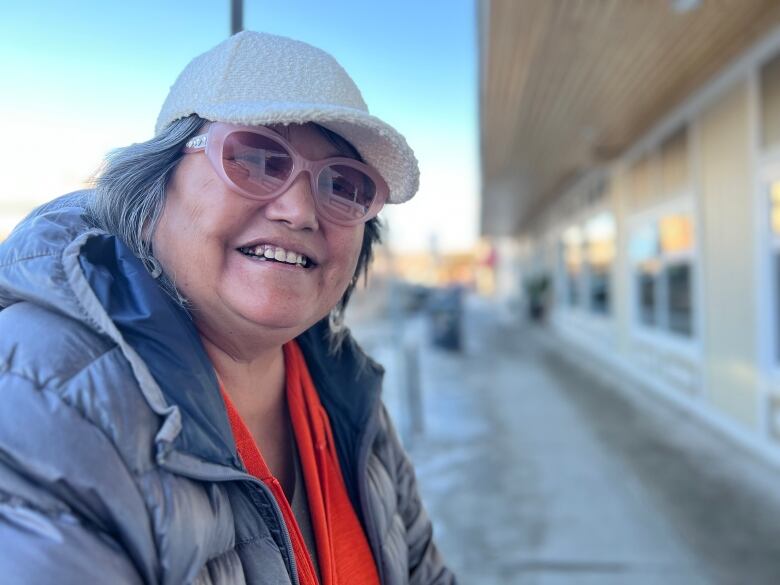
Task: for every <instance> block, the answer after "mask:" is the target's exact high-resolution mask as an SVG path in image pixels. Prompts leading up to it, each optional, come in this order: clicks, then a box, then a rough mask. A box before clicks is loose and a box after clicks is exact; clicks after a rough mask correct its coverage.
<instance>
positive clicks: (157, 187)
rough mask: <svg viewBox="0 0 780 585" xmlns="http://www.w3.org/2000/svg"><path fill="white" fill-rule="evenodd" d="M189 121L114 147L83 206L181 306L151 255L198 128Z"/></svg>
mask: <svg viewBox="0 0 780 585" xmlns="http://www.w3.org/2000/svg"><path fill="white" fill-rule="evenodd" d="M203 123H204V120H203V119H201V118H199V117H198V116H189V117H187V118H182V119H180V120H176V121H175V122H173V123H172V124H171V125H170V126H168V127H167V128H166V129H165V130H163V131H162V132H160V134H158V135H157V136H155V137H154V138H152V139H151V140H147V141H146V142H138V143H135V144H131V145H130V146H126V147H124V148H118V149H116V150H114V151H112V152H111V153H109V155H108V156H107V157H106V160H105V162H104V164H103V167H102V169H101V170H100V172H99V175H98V177H97V179H96V181H95V196H94V197H93V198H92V200H91V202H90V205H89V207H88V212H89V214H90V216H91V218H92V220H93V221H94V223H95V224H96V225H97V226H98V227H100V228H102V229H104V230H106V231H107V232H108V233H110V234H115V235H116V236H118V237H119V238H120V239H121V240H122V241H123V242H124V243H125V244H127V246H128V247H129V248H130V249H131V250H132V251H133V253H134V254H135V255H136V256H137V257H138V258H139V259H140V260H141V262H143V263H144V265H145V266H146V268H147V270H149V271H150V272H152V273H159V278H158V283H159V284H160V286H161V287H162V288H163V290H164V291H165V292H166V293H168V294H169V295H170V296H171V298H173V299H174V300H175V301H176V302H177V303H178V304H179V305H181V306H182V307H185V308H186V306H187V301H186V299H185V298H184V297H183V296H182V295H181V294H180V293H179V291H178V290H177V289H176V285H175V283H174V282H173V281H172V280H171V279H170V278H169V277H168V275H167V274H165V272H162V273H160V264H159V262H158V261H157V259H156V258H155V257H154V253H153V250H152V234H153V233H154V231H155V229H157V224H158V223H159V221H160V217H161V216H162V212H163V208H164V207H165V189H166V187H167V186H168V182H169V181H170V179H171V176H172V175H173V170H174V169H175V168H176V165H177V164H178V163H179V160H180V159H181V157H182V147H183V145H184V143H185V142H186V141H187V140H189V139H190V138H191V137H192V136H194V135H195V134H196V133H197V131H198V130H199V129H200V128H201V126H203Z"/></svg>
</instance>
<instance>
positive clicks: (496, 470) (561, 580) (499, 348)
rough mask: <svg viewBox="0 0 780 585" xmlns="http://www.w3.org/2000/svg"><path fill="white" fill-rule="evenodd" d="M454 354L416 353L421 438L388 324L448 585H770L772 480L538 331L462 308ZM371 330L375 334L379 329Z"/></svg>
mask: <svg viewBox="0 0 780 585" xmlns="http://www.w3.org/2000/svg"><path fill="white" fill-rule="evenodd" d="M464 331H465V337H466V344H465V348H464V351H463V352H462V353H460V354H458V353H450V352H446V351H443V350H440V349H435V348H433V347H431V345H430V343H429V341H428V336H427V333H426V328H425V321H424V319H422V318H418V319H417V320H416V321H412V322H411V323H410V324H408V325H407V328H406V331H405V334H404V339H406V345H407V346H408V345H409V343H410V339H411V340H412V342H415V343H417V344H418V347H419V377H420V387H421V392H422V404H423V415H424V430H423V432H421V433H417V434H413V433H412V431H411V430H410V426H411V425H410V420H411V417H410V413H409V410H410V409H409V408H408V406H407V405H408V400H407V398H406V395H407V393H406V390H405V385H406V384H407V380H408V378H409V376H408V372H405V371H404V370H405V368H404V366H403V361H402V359H401V358H400V357H399V352H398V350H397V347H398V344H397V343H393V342H392V339H393V337H392V335H393V333H392V332H393V329H392V327H390V326H389V325H388V324H387V323H385V324H384V329H383V325H382V324H378V323H374V324H373V325H372V326H360V327H357V328H355V334H356V336H357V337H358V339H360V340H362V342H364V345H365V346H366V348H367V349H368V350H369V352H370V353H372V354H373V355H374V356H375V357H376V358H377V359H378V361H380V362H381V363H383V364H384V365H385V366H386V368H387V370H388V371H387V377H386V385H385V386H386V388H385V392H386V394H385V400H386V402H387V403H388V406H389V408H390V410H391V412H393V413H394V415H395V417H396V420H397V422H398V425H399V428H400V429H401V431H402V434H403V435H404V436H405V437H406V440H407V444H408V446H409V449H410V453H411V455H412V458H413V460H414V462H415V465H416V468H417V473H418V480H419V483H420V488H421V491H422V493H423V497H424V500H425V503H426V506H427V509H428V512H429V514H430V516H431V517H432V518H433V521H434V531H435V532H434V534H435V536H436V540H437V542H438V544H439V547H440V549H441V550H442V552H443V554H444V555H445V558H446V559H447V561H448V564H449V565H450V566H451V567H452V568H453V569H454V570H455V571H456V572H457V574H458V575H459V577H460V579H461V581H462V583H465V584H467V585H468V584H473V585H477V584H479V585H481V584H485V585H490V584H494V583H495V584H498V583H501V584H507V583H513V584H514V583H517V584H523V585H525V584H528V585H531V584H533V585H563V584H586V585H589V584H593V585H595V584H599V585H611V584H626V585H645V584H646V585H651V584H659V583H663V584H670V585H676V584H679V585H683V584H685V585H689V584H690V585H698V584H704V583H717V584H721V583H723V584H734V585H738V584H739V585H742V584H751V585H752V584H773V583H780V497H778V489H777V486H778V485H780V472H779V471H778V470H776V469H773V468H770V467H769V466H768V465H767V464H766V463H765V462H764V461H762V460H758V459H756V458H755V457H754V456H753V455H751V454H749V453H747V452H745V451H743V450H742V449H740V448H739V447H737V446H735V445H733V444H732V443H730V442H728V441H727V440H726V439H724V438H723V437H722V436H721V435H719V434H716V433H715V432H713V431H711V430H710V429H708V428H705V427H704V426H703V425H702V423H699V422H698V421H696V420H692V419H690V418H689V417H688V416H687V415H685V414H683V413H681V412H679V411H677V410H674V409H673V408H671V407H670V406H668V405H667V404H665V403H663V402H662V401H661V400H660V399H659V398H657V397H654V396H647V395H646V394H644V393H642V392H641V391H640V390H634V389H630V388H617V387H615V386H614V385H612V384H608V383H604V382H600V381H597V380H595V379H594V378H593V377H592V376H591V375H589V374H586V373H584V372H583V371H581V370H579V369H578V368H576V367H575V366H573V365H572V364H570V363H569V362H568V361H567V360H566V359H565V358H564V352H562V351H561V348H560V347H558V345H557V342H556V341H555V340H554V339H552V338H551V337H550V336H549V334H547V333H545V332H543V331H540V330H538V329H534V328H532V327H531V326H526V325H519V324H515V323H507V322H504V321H502V320H501V319H499V318H498V317H497V316H496V314H495V312H494V311H493V310H492V309H491V307H490V306H489V305H487V304H485V303H484V302H481V301H475V300H473V299H472V300H471V301H469V302H468V303H467V310H466V318H465V324H464ZM383 332H384V333H383Z"/></svg>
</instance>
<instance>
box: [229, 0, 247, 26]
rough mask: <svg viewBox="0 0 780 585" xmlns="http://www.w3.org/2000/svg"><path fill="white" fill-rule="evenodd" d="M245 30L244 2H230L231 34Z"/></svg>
mask: <svg viewBox="0 0 780 585" xmlns="http://www.w3.org/2000/svg"><path fill="white" fill-rule="evenodd" d="M242 30H244V0H230V34H231V35H234V34H236V33H239V32H241V31H242Z"/></svg>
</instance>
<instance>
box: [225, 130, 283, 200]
mask: <svg viewBox="0 0 780 585" xmlns="http://www.w3.org/2000/svg"><path fill="white" fill-rule="evenodd" d="M222 166H223V167H224V169H225V173H226V174H227V176H228V177H230V180H231V181H233V182H234V183H235V184H236V185H237V186H238V187H240V188H241V189H244V190H246V191H249V192H250V193H254V194H256V195H257V196H258V197H260V198H263V197H267V196H269V195H273V194H274V193H275V192H277V191H278V190H279V188H280V187H281V186H282V185H283V184H284V182H285V181H286V180H287V179H289V178H290V173H291V172H292V168H293V159H292V156H291V155H290V153H289V152H288V151H287V149H286V148H285V147H284V146H282V145H281V144H280V143H279V142H277V141H276V140H274V139H273V138H270V137H268V136H263V135H262V134H255V133H254V132H233V133H232V134H230V135H229V136H228V137H227V138H226V139H225V143H224V147H223V149H222Z"/></svg>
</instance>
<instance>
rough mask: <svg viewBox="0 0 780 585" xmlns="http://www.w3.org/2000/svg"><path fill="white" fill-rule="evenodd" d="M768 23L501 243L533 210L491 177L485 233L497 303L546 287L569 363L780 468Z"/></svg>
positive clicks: (775, 69) (775, 76) (776, 145)
mask: <svg viewBox="0 0 780 585" xmlns="http://www.w3.org/2000/svg"><path fill="white" fill-rule="evenodd" d="M490 4H492V5H493V6H487V7H485V6H483V18H488V17H487V16H485V15H486V14H487V11H488V10H490V9H491V8H494V7H495V4H496V3H490ZM658 4H663V3H658ZM632 5H634V4H632ZM637 5H638V4H637ZM634 6H636V5H634ZM734 9H737V5H736V4H735V5H734ZM756 14H757V15H759V16H757V17H756V18H757V19H760V14H761V11H760V10H757V13H756ZM764 14H765V18H764V20H763V22H762V23H761V24H762V26H761V27H754V28H753V29H752V36H750V37H749V38H744V39H743V42H742V45H741V46H740V48H739V50H738V51H736V52H734V53H732V54H730V55H728V56H727V57H726V58H723V59H722V62H721V63H720V64H719V66H718V67H715V68H714V69H713V71H712V73H711V74H710V75H709V76H707V78H706V79H705V80H704V81H702V82H700V83H698V84H697V85H696V86H695V87H693V88H692V89H689V90H688V91H687V92H686V93H685V95H684V96H683V97H681V98H680V99H677V100H676V102H675V103H674V105H672V106H670V107H668V108H666V109H661V108H657V109H656V110H657V115H655V117H652V118H648V121H647V122H646V123H645V124H644V126H643V128H642V129H641V131H637V132H636V133H635V135H634V136H632V137H630V139H628V140H626V141H625V143H624V144H622V145H621V146H620V147H618V148H617V149H615V151H614V152H612V153H611V154H610V155H609V156H606V157H603V158H602V159H601V160H599V159H597V158H596V157H591V159H590V161H589V164H586V165H582V166H580V167H579V169H578V172H577V173H575V174H573V176H572V175H570V177H569V179H568V180H566V181H559V182H558V183H557V185H556V187H555V188H552V189H549V190H546V191H544V193H542V195H540V196H538V198H537V200H536V201H535V203H534V204H533V205H531V206H529V205H525V209H526V212H525V213H524V214H520V215H517V217H516V218H515V219H516V221H515V223H514V226H519V227H514V228H511V229H510V231H509V232H505V233H498V232H499V231H500V230H498V229H495V230H494V229H493V228H494V227H495V225H494V224H491V222H490V215H491V213H492V214H495V211H494V210H495V209H499V208H500V206H501V202H502V199H501V198H502V197H505V198H507V199H508V198H511V197H512V195H514V196H515V197H521V198H522V197H525V198H528V197H530V195H528V194H527V193H524V192H522V190H521V189H519V188H516V189H515V192H514V193H512V188H511V182H507V181H506V180H504V181H501V180H494V181H492V182H491V180H490V177H488V178H487V180H485V181H484V184H485V189H486V190H488V191H490V190H491V189H494V191H493V192H492V193H486V194H485V197H486V199H487V203H484V204H483V232H484V233H485V235H487V236H491V237H492V238H493V239H494V240H495V241H496V243H497V247H498V249H499V250H500V254H499V256H500V257H501V260H500V262H499V267H500V268H499V270H500V272H501V274H499V277H498V282H499V289H500V294H502V295H503V298H504V299H505V300H508V301H512V302H515V303H516V302H517V301H518V299H519V298H521V297H522V296H523V294H524V293H523V283H524V282H525V283H526V285H527V283H528V282H529V281H533V280H537V281H538V280H546V281H548V282H549V283H550V292H549V294H548V295H547V296H546V298H545V304H546V313H547V320H546V321H547V324H548V326H549V327H550V328H551V329H552V331H553V332H554V333H555V334H556V335H557V336H559V338H560V339H561V340H562V341H563V342H564V347H565V348H566V351H567V352H569V353H570V354H571V355H572V357H573V358H574V359H577V360H580V361H581V362H582V363H584V364H587V365H590V366H593V367H595V368H597V369H599V370H600V371H603V372H608V373H611V374H615V375H617V376H619V377H620V379H622V380H624V381H627V382H628V383H631V384H636V385H639V386H641V387H642V388H644V389H646V390H647V391H650V392H655V393H658V394H659V395H661V396H663V397H665V398H667V399H669V400H672V401H673V402H674V403H675V404H677V405H678V406H679V407H681V408H682V409H683V410H684V411H685V412H687V413H689V414H690V415H692V416H695V417H698V419H700V420H703V421H706V422H708V423H710V424H711V425H713V426H715V427H716V428H718V429H720V430H721V431H723V432H725V433H727V434H728V435H730V436H732V437H733V438H735V439H736V440H738V441H740V442H741V443H743V444H745V445H747V446H749V447H750V448H752V449H754V450H755V451H757V452H760V453H761V454H763V455H764V456H766V457H767V458H769V459H771V460H773V461H775V462H778V463H780V28H778V27H777V23H776V14H775V12H774V11H769V12H765V13H764ZM669 15H670V18H673V17H675V16H676V15H675V14H674V13H673V12H670V13H669ZM693 16H695V15H693ZM728 17H729V14H728V12H727V11H726V13H724V14H723V18H728ZM767 21H768V22H767ZM491 22H492V21H491ZM482 30H483V33H484V34H489V31H488V30H487V28H486V27H485V26H484V21H483V29H482ZM679 42H680V43H685V42H686V40H685V37H684V36H683V37H681V40H680V41H679ZM691 42H693V41H691ZM719 42H720V40H719V39H718V38H711V39H710V43H711V44H712V45H713V46H715V45H718V43H719ZM484 46H486V44H483V47H484ZM702 46H704V45H702ZM483 50H485V49H483ZM679 50H680V51H681V52H684V51H685V50H686V49H685V48H684V46H683V45H681V46H680V48H679ZM702 50H704V49H702ZM711 50H712V51H715V50H716V49H715V48H713V49H711ZM489 58H490V55H489V54H488V55H484V54H483V59H489ZM650 61H651V62H652V59H650ZM483 63H484V61H483ZM647 81H648V83H655V84H663V83H664V78H663V74H662V73H661V74H659V77H657V78H655V79H648V80H647ZM487 83H488V82H487V81H486V80H485V79H484V78H483V102H482V103H483V108H484V107H485V104H489V103H490V100H489V99H486V97H485V95H484V93H485V91H486V85H487ZM584 83H587V82H584ZM667 101H670V100H667ZM482 115H483V122H484V120H485V119H486V118H487V117H488V115H489V113H488V112H485V111H484V110H483V113H482ZM551 131H552V129H551ZM573 132H574V131H573ZM486 138H487V136H486V134H485V132H484V130H483V142H484V141H485V140H486ZM516 140H517V139H516ZM482 152H483V157H485V156H487V157H488V158H490V156H491V155H490V152H489V150H488V149H485V148H483V151H482ZM490 164H491V161H490V160H488V161H487V162H485V161H483V169H485V168H490V167H489V165H490ZM518 164H519V165H520V166H522V162H518ZM498 175H499V173H496V176H498ZM505 176H506V173H505ZM515 176H516V177H517V176H520V173H518V174H516V175H515ZM526 181H527V180H526ZM508 184H509V185H510V186H509V187H507V185H508ZM486 207H490V208H492V210H491V209H486ZM518 207H519V206H518V204H517V203H514V204H513V207H512V208H513V209H517V208H518ZM529 209H532V211H528V210H529ZM486 215H487V216H488V219H487V221H486V220H485V216H486ZM527 288H528V287H527V286H526V290H527Z"/></svg>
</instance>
